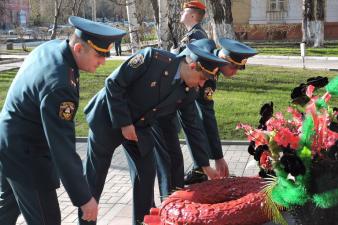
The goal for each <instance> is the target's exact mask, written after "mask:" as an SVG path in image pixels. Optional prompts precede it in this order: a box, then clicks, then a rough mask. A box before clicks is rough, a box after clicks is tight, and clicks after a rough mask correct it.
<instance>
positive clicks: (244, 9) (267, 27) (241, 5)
mask: <svg viewBox="0 0 338 225" xmlns="http://www.w3.org/2000/svg"><path fill="white" fill-rule="evenodd" d="M232 10H233V11H232V12H233V17H234V25H235V30H236V33H237V34H238V35H239V38H241V39H248V40H266V39H272V40H273V39H287V40H301V38H302V32H301V24H302V13H303V12H302V0H234V1H233V8H232ZM337 12H338V1H337V0H326V1H325V27H324V32H325V33H324V38H325V40H334V39H338V13H337Z"/></svg>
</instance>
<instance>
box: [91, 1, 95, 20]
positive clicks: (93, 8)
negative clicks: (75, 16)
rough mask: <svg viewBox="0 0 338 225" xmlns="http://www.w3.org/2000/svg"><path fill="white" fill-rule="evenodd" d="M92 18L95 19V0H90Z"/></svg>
mask: <svg viewBox="0 0 338 225" xmlns="http://www.w3.org/2000/svg"><path fill="white" fill-rule="evenodd" d="M92 20H93V21H96V0H92Z"/></svg>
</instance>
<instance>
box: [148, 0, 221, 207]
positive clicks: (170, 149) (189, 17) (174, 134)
mask: <svg viewBox="0 0 338 225" xmlns="http://www.w3.org/2000/svg"><path fill="white" fill-rule="evenodd" d="M205 10H206V7H205V5H204V4H203V3H202V2H200V1H190V2H186V3H184V5H183V11H182V14H181V19H180V22H181V23H183V24H184V26H185V27H186V29H187V31H188V32H187V33H186V34H185V35H184V37H183V38H182V40H181V41H180V42H179V45H178V47H176V46H175V43H174V47H173V48H172V49H171V52H172V53H174V54H178V53H180V52H182V51H183V50H184V49H185V46H186V45H187V44H189V43H190V42H192V41H195V40H200V39H206V38H208V35H207V33H206V32H205V31H204V30H203V28H202V26H201V22H202V20H203V18H204V15H205ZM180 128H181V124H180V123H179V121H178V118H177V113H173V114H170V115H166V116H165V117H161V118H159V119H158V120H157V121H156V123H154V125H153V127H152V133H153V135H154V137H155V148H156V159H157V161H158V163H157V177H158V181H159V188H160V195H161V199H162V200H163V199H164V198H165V197H166V196H168V195H169V194H170V193H171V191H172V190H174V189H176V188H182V187H183V185H184V183H183V177H184V175H183V173H184V166H183V156H182V153H181V147H180V143H179V139H178V132H179V130H180ZM188 133H190V132H189V131H188ZM188 136H190V134H188ZM192 137H193V136H192ZM205 151H206V150H205V149H202V148H201V145H199V146H196V147H195V148H194V151H193V152H192V154H194V159H196V160H197V161H199V162H198V164H199V166H200V167H204V166H205V165H206V164H205V163H203V162H205V160H204V159H201V160H199V159H200V158H201V157H200V156H201V155H204V153H203V152H205ZM200 152H202V153H200ZM168 154H169V155H170V157H169V155H168ZM168 157H169V158H168ZM207 165H209V164H207ZM208 168H210V167H205V168H204V169H205V170H207V171H206V172H207V173H208V175H209V176H210V178H217V177H218V176H217V174H216V173H214V172H215V171H214V170H210V169H209V170H208ZM170 170H174V171H170ZM169 171H170V172H169Z"/></svg>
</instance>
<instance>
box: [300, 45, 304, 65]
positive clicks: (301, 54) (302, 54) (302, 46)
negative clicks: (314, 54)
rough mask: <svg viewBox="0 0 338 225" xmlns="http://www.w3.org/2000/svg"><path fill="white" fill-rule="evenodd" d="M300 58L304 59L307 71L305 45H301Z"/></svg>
mask: <svg viewBox="0 0 338 225" xmlns="http://www.w3.org/2000/svg"><path fill="white" fill-rule="evenodd" d="M300 56H301V57H302V62H303V69H305V43H304V42H302V43H300Z"/></svg>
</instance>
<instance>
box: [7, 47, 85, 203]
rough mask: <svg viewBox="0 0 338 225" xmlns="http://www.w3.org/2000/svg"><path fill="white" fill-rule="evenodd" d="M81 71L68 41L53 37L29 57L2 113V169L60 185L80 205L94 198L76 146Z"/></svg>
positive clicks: (47, 186) (37, 183) (38, 184)
mask: <svg viewBox="0 0 338 225" xmlns="http://www.w3.org/2000/svg"><path fill="white" fill-rule="evenodd" d="M78 102H79V73H78V68H77V65H76V63H75V60H74V58H73V55H72V53H71V51H70V48H69V45H68V42H67V41H62V42H61V41H59V40H54V41H49V42H47V43H45V44H43V45H41V46H39V47H37V48H36V49H35V50H34V51H33V52H31V54H30V55H29V56H28V57H27V58H26V60H25V62H24V63H23V65H22V66H21V68H20V70H19V71H18V73H17V75H16V77H15V79H14V80H13V83H12V85H11V86H10V89H9V91H8V94H7V98H6V101H5V104H4V106H3V109H2V111H1V114H0V169H1V172H2V173H3V174H5V175H6V176H8V177H10V178H12V179H13V180H16V181H18V182H22V183H27V184H30V185H32V186H33V187H35V188H37V189H39V190H51V189H55V188H58V187H59V186H60V184H59V183H60V182H59V178H61V180H62V183H63V185H64V187H65V189H66V191H67V192H68V194H69V196H70V199H71V200H72V202H73V204H74V205H75V206H81V205H83V204H84V203H86V202H88V201H89V199H90V198H91V194H90V191H89V187H88V185H87V182H86V180H85V178H84V175H83V169H82V163H81V159H80V157H79V156H78V154H77V153H76V151H75V150H76V149H75V129H74V121H73V118H74V116H75V113H76V110H77V107H78Z"/></svg>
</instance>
